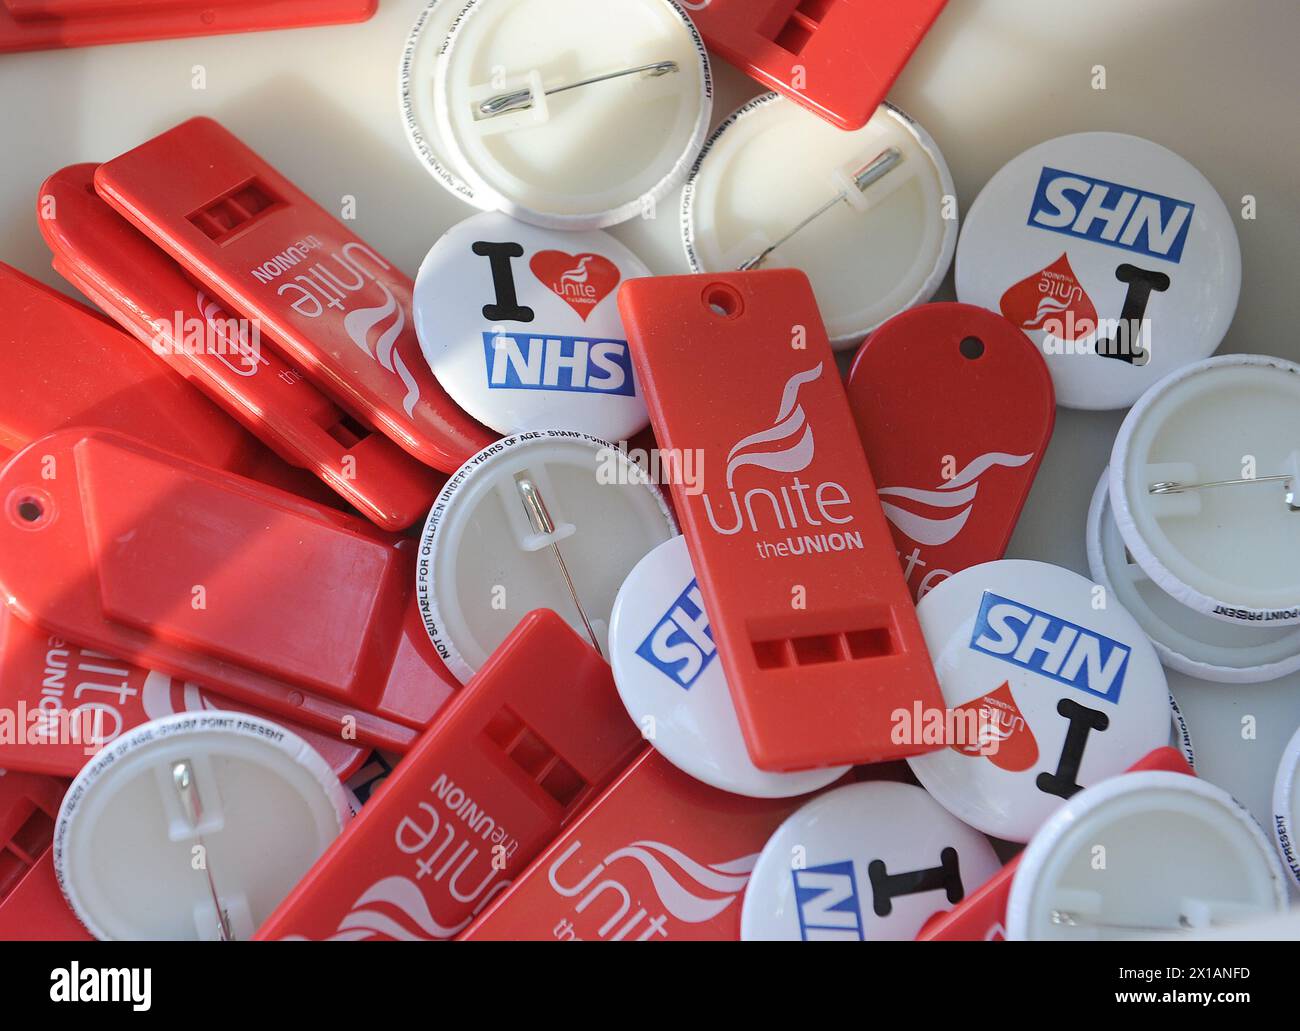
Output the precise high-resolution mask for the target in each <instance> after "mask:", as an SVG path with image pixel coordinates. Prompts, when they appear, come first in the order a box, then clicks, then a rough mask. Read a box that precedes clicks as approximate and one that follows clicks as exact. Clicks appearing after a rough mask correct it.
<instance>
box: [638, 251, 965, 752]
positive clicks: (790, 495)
mask: <svg viewBox="0 0 1300 1031" xmlns="http://www.w3.org/2000/svg"><path fill="white" fill-rule="evenodd" d="M619 309H620V311H621V312H622V314H623V323H624V325H625V327H626V328H627V331H628V334H629V336H628V339H629V340H630V341H631V344H632V354H633V358H634V359H635V361H636V368H637V374H638V376H639V378H640V381H641V384H642V387H643V389H644V390H645V394H646V401H647V404H648V406H649V409H650V417H651V421H652V423H653V425H654V428H655V433H656V436H657V438H658V440H659V444H660V446H661V447H662V448H665V449H667V451H668V452H669V453H678V454H685V453H695V454H698V455H699V458H700V460H699V461H698V462H697V468H699V469H701V470H702V475H701V477H700V478H699V479H700V480H701V490H700V492H698V493H696V492H694V491H693V490H688V489H687V487H686V485H684V484H681V483H674V484H673V494H674V498H675V499H676V502H677V511H678V514H679V515H680V517H681V522H682V526H683V529H684V531H685V534H686V540H687V543H688V545H689V547H690V553H691V559H692V561H693V562H694V565H695V573H696V576H697V577H698V579H699V584H700V588H701V591H702V593H703V595H704V604H705V608H706V609H707V611H708V613H709V622H710V624H711V626H712V628H713V636H714V640H715V642H716V643H717V646H718V652H719V654H720V656H721V657H722V663H723V668H724V669H725V670H726V674H727V683H728V685H729V687H730V689H731V695H732V698H733V700H734V701H735V704H736V712H737V715H738V716H739V717H740V725H741V730H742V731H743V733H744V735H745V742H746V744H747V746H748V748H749V753H750V756H751V757H752V758H753V760H754V763H755V764H756V765H757V766H759V767H760V768H762V769H767V770H798V769H806V768H811V767H816V766H829V765H835V764H841V763H844V764H857V763H871V762H884V761H886V760H889V759H898V758H902V757H904V756H907V755H915V754H917V753H919V752H922V751H930V750H932V749H933V747H934V746H919V745H916V744H899V743H896V742H895V741H894V740H893V734H892V730H893V728H894V726H895V723H894V720H893V718H892V715H893V713H894V712H895V711H896V710H898V709H904V710H907V711H911V708H912V706H913V705H915V704H919V705H921V706H922V707H925V708H937V709H942V708H943V696H942V695H941V694H940V691H939V686H938V683H937V682H936V680H935V675H934V668H933V666H932V665H931V662H930V656H929V654H928V653H927V652H926V648H925V640H924V638H923V636H922V634H921V627H920V624H919V623H918V621H917V618H916V609H915V606H914V605H913V604H912V600H911V598H910V596H909V595H908V591H907V585H906V584H905V583H904V582H903V576H902V572H901V571H900V569H899V567H898V562H897V559H896V557H895V548H894V543H893V539H892V538H891V537H890V535H889V527H888V525H887V524H886V522H885V517H884V516H883V515H882V514H881V510H880V503H879V501H878V500H877V498H876V487H875V483H874V482H873V481H872V477H871V470H870V469H869V468H868V467H867V462H866V459H865V458H864V457H863V454H862V445H861V443H860V442H859V440H858V433H857V428H856V427H855V426H854V423H853V416H852V413H851V412H850V411H849V405H848V401H847V400H846V398H845V396H844V387H843V384H842V383H841V381H840V376H839V371H838V369H837V366H836V364H835V359H834V356H833V355H832V354H831V349H830V344H829V342H828V340H827V337H826V330H825V328H824V326H823V325H822V320H821V316H820V314H819V313H818V310H817V305H816V302H815V300H814V299H813V292H812V287H811V286H810V285H809V283H808V279H807V277H806V276H805V275H804V274H803V273H802V272H799V271H796V270H789V269H786V270H773V271H762V272H740V273H731V274H728V275H716V276H714V275H704V276H680V277H668V278H659V279H638V280H632V281H631V282H628V283H627V284H625V285H624V286H623V288H622V291H621V292H620V294H619Z"/></svg>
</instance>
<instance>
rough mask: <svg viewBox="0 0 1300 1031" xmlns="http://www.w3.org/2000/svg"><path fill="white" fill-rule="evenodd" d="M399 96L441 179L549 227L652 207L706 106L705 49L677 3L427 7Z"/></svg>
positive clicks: (697, 132) (674, 181) (587, 223)
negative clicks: (576, 43)
mask: <svg viewBox="0 0 1300 1031" xmlns="http://www.w3.org/2000/svg"><path fill="white" fill-rule="evenodd" d="M578 39H580V40H581V45H580V46H577V45H575V40H578ZM399 89H400V97H401V105H402V115H403V120H404V122H405V125H406V132H407V137H408V138H409V140H410V142H411V146H412V147H413V148H414V150H415V153H416V155H417V156H418V157H419V159H420V160H421V162H422V163H423V164H424V165H425V167H426V168H428V169H429V171H430V172H431V173H432V174H433V175H434V176H435V178H436V179H437V180H438V181H439V182H440V183H442V184H443V185H444V186H445V187H446V188H447V189H449V190H451V191H452V192H453V193H455V194H456V195H457V196H459V197H460V198H461V199H462V200H466V201H468V202H469V203H471V204H473V205H475V206H476V207H478V208H481V209H484V210H493V209H495V210H500V211H504V212H506V213H508V214H510V215H513V216H514V217H516V218H519V219H522V220H523V221H526V222H531V223H534V224H536V225H540V226H547V227H550V228H554V229H596V228H601V227H604V226H610V225H615V224H617V223H619V222H625V221H627V220H628V219H630V218H634V217H636V216H637V215H644V214H647V213H648V212H650V211H652V209H653V205H654V204H655V202H657V201H658V200H660V199H662V198H663V197H664V195H665V194H667V193H668V191H669V190H671V189H672V188H673V187H675V186H677V185H679V184H680V183H681V182H682V180H683V179H684V178H685V176H686V173H687V172H688V171H689V169H690V166H691V164H692V162H693V161H694V160H695V157H696V155H697V154H698V152H699V149H700V147H701V145H702V144H703V142H704V139H705V137H706V136H707V134H708V125H709V118H710V114H711V112H712V108H713V82H712V76H711V72H710V69H709V59H708V53H707V51H706V50H705V49H704V43H703V41H702V40H701V39H700V36H699V33H698V32H696V30H695V26H694V25H693V24H692V23H691V21H690V19H689V18H688V17H687V15H686V14H685V12H684V11H682V9H681V8H680V7H679V6H678V5H677V4H676V3H674V2H673V0H469V2H468V3H465V2H464V0H433V2H432V3H430V4H429V6H428V7H426V8H425V10H424V11H423V12H422V13H421V15H420V16H419V18H418V19H417V21H416V23H415V26H414V27H413V29H412V30H411V34H410V36H409V38H408V40H407V43H406V47H405V49H404V51H403V54H402V62H401V70H400V83H399Z"/></svg>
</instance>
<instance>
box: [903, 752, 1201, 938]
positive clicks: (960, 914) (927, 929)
mask: <svg viewBox="0 0 1300 1031" xmlns="http://www.w3.org/2000/svg"><path fill="white" fill-rule="evenodd" d="M1143 770H1164V771H1166V772H1168V773H1185V774H1187V775H1188V776H1189V777H1195V776H1196V773H1195V772H1194V771H1193V770H1192V768H1191V767H1190V766H1188V765H1187V760H1186V759H1184V758H1183V754H1182V752H1180V751H1178V749H1176V748H1157V749H1155V750H1154V751H1151V752H1148V753H1147V754H1146V755H1145V756H1143V757H1142V758H1141V759H1139V760H1138V761H1137V762H1135V763H1134V764H1133V765H1132V766H1130V767H1129V768H1128V770H1127V771H1126V772H1128V773H1139V772H1141V771H1143ZM1019 866H1020V857H1019V856H1016V857H1015V858H1014V859H1012V860H1011V861H1010V862H1009V863H1007V865H1006V866H1004V867H1003V868H1002V869H1001V870H999V871H998V872H997V873H996V874H994V875H993V876H992V877H991V878H989V880H987V881H986V882H984V884H982V885H981V886H980V887H979V888H978V889H977V890H976V891H973V892H971V893H970V894H969V895H967V896H966V898H964V899H963V900H962V901H961V902H959V903H958V904H957V905H955V906H954V907H953V908H952V909H950V910H948V911H947V912H946V913H936V914H935V915H934V916H932V917H931V918H930V919H929V920H927V921H926V923H925V926H924V927H922V928H921V931H920V933H919V934H917V936H916V940H917V941H1002V940H1003V939H1004V938H1006V930H1007V923H1006V921H1007V899H1009V898H1010V897H1011V882H1012V880H1013V879H1014V878H1015V875H1016V869H1017V868H1018V867H1019Z"/></svg>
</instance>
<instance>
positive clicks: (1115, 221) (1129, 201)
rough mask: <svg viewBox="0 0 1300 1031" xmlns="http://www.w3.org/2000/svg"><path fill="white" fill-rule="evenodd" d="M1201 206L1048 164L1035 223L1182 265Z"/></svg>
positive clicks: (1031, 216)
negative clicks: (1193, 217) (1194, 217)
mask: <svg viewBox="0 0 1300 1031" xmlns="http://www.w3.org/2000/svg"><path fill="white" fill-rule="evenodd" d="M1195 210H1196V205H1195V204H1192V203H1191V202H1189V201H1185V200H1177V199H1175V198H1173V197H1164V196H1161V195H1160V194H1158V193H1149V192H1147V191H1146V190H1138V189H1135V188H1133V187H1131V186H1121V185H1120V184H1119V183H1108V182H1107V181H1106V180H1104V179H1093V178H1092V177H1091V176H1087V175H1079V174H1078V173H1077V172H1063V171H1061V170H1060V169H1059V168H1044V169H1043V174H1042V177H1041V178H1040V179H1039V180H1038V190H1037V192H1036V193H1035V194H1034V206H1033V209H1032V210H1031V211H1030V212H1029V224H1030V225H1031V226H1035V227H1037V228H1039V229H1047V230H1049V231H1051V232H1054V233H1065V234H1066V235H1067V236H1077V237H1080V238H1081V239H1084V240H1092V241H1094V242H1095V243H1104V244H1106V245H1108V246H1110V247H1119V248H1122V249H1123V250H1126V251H1132V252H1133V253H1135V254H1145V255H1146V256H1147V257H1149V258H1159V259H1160V260H1162V261H1171V262H1173V263H1174V264H1178V262H1180V261H1182V259H1183V245H1184V244H1186V243H1187V233H1188V231H1189V230H1190V229H1191V226H1192V212H1194V211H1195Z"/></svg>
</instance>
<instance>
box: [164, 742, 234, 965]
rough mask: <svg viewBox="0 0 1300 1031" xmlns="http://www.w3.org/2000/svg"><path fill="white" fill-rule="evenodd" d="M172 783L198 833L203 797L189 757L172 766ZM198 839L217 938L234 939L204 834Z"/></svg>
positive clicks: (225, 940) (186, 816)
mask: <svg viewBox="0 0 1300 1031" xmlns="http://www.w3.org/2000/svg"><path fill="white" fill-rule="evenodd" d="M172 783H173V784H174V785H175V787H176V793H177V794H178V795H179V796H180V799H181V805H182V806H184V807H185V818H186V819H187V820H189V822H190V826H192V827H193V828H194V830H195V832H196V833H197V831H198V829H199V824H200V823H201V822H202V820H203V799H202V798H201V797H200V796H199V789H198V787H197V786H196V785H195V783H194V768H193V766H192V765H191V764H190V761H189V760H188V759H182V760H181V761H180V762H178V763H176V764H175V765H173V766H172ZM198 840H199V845H200V847H202V849H203V853H204V856H203V872H204V873H205V874H207V878H208V893H209V894H210V895H211V896H212V907H213V908H214V909H215V910H216V912H217V938H218V939H219V940H221V941H223V942H228V941H234V940H235V935H234V933H233V932H232V931H231V929H230V914H229V913H228V912H227V911H226V908H225V907H224V906H223V905H222V904H221V898H220V896H219V895H218V894H217V884H216V881H215V880H213V878H212V867H211V865H210V864H209V863H208V855H207V851H208V847H207V845H206V844H205V843H204V841H203V835H201V834H200V835H198Z"/></svg>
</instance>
